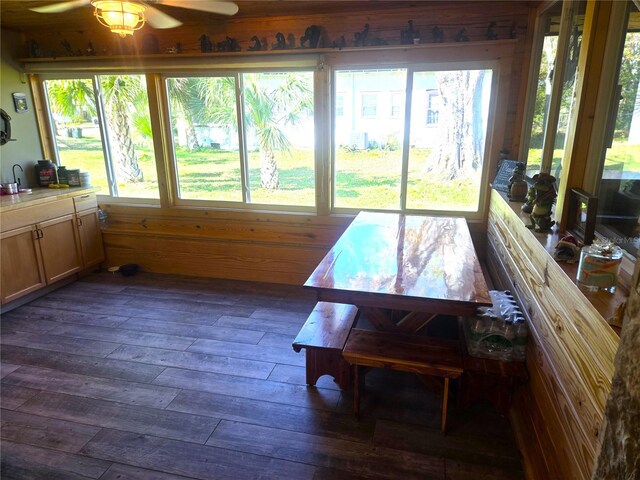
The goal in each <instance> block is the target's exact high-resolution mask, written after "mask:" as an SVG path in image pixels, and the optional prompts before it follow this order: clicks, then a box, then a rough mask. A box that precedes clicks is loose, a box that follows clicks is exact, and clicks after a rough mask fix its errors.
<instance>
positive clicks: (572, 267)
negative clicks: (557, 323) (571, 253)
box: [493, 190, 633, 335]
mask: <svg viewBox="0 0 640 480" xmlns="http://www.w3.org/2000/svg"><path fill="white" fill-rule="evenodd" d="M493 195H494V196H497V197H499V198H501V199H502V200H503V201H504V202H505V203H506V204H507V205H508V206H509V207H510V208H511V210H513V212H514V213H515V214H516V215H518V217H520V219H522V222H523V223H524V224H525V225H527V224H528V223H529V215H528V214H526V213H522V210H521V208H522V205H523V204H522V203H520V202H510V201H509V199H508V198H507V196H506V194H504V193H502V192H498V191H496V190H494V191H493ZM531 235H533V236H534V237H535V238H536V239H537V240H538V242H539V243H540V245H542V246H543V247H544V249H545V250H546V251H547V252H548V253H549V255H550V256H551V257H553V252H554V249H555V247H556V245H557V244H558V241H559V240H560V238H561V237H562V235H561V234H560V233H559V231H558V228H557V227H556V226H554V227H553V230H552V231H551V232H550V233H536V232H534V231H533V230H531ZM556 263H557V264H558V266H559V267H560V268H561V269H562V271H564V273H566V275H567V276H568V277H569V278H570V279H571V281H572V282H574V283H575V279H576V276H577V273H578V263H566V262H556ZM632 272H633V262H632V261H630V260H628V259H625V261H624V262H623V265H622V268H621V271H620V276H619V279H618V285H617V287H616V291H615V293H613V294H611V293H608V292H585V291H582V290H581V292H582V294H583V295H584V296H585V297H586V298H587V300H589V302H590V303H591V304H592V305H593V306H594V307H595V309H596V310H597V311H598V313H600V315H602V317H603V318H604V319H605V320H607V321H611V320H612V319H614V318H615V317H616V310H617V309H618V307H619V306H620V305H621V304H622V303H624V302H625V301H626V300H627V298H629V285H630V282H631V275H632ZM612 328H613V329H614V331H615V332H616V333H617V334H618V335H619V334H620V329H619V328H618V327H616V326H612Z"/></svg>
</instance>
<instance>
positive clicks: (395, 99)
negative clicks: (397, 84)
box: [391, 92, 405, 118]
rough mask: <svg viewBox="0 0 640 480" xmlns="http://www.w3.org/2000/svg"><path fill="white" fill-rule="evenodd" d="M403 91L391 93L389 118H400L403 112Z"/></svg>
mask: <svg viewBox="0 0 640 480" xmlns="http://www.w3.org/2000/svg"><path fill="white" fill-rule="evenodd" d="M404 97H405V96H404V92H392V93H391V118H400V117H401V116H402V115H403V114H404Z"/></svg>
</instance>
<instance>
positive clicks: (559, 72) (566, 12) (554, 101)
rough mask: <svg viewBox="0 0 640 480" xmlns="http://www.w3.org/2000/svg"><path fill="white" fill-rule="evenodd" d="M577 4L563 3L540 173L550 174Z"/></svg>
mask: <svg viewBox="0 0 640 480" xmlns="http://www.w3.org/2000/svg"><path fill="white" fill-rule="evenodd" d="M576 3H577V2H564V3H563V6H562V17H561V19H560V34H559V36H558V50H557V53H556V61H555V64H554V68H553V85H552V87H551V100H550V104H549V116H548V118H547V123H546V125H545V127H544V143H543V146H542V161H541V164H540V171H541V172H545V173H550V172H551V166H552V162H553V151H554V149H555V139H556V133H557V131H558V122H559V120H560V104H561V102H562V83H563V81H564V76H565V75H564V73H565V70H566V64H567V55H568V54H569V39H570V38H571V33H572V31H571V25H572V22H573V16H574V13H575V10H576V8H577V6H576V5H575V4H576Z"/></svg>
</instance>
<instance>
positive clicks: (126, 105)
mask: <svg viewBox="0 0 640 480" xmlns="http://www.w3.org/2000/svg"><path fill="white" fill-rule="evenodd" d="M100 85H101V87H102V96H103V104H104V107H105V110H106V117H107V124H108V126H109V133H110V136H111V138H112V140H113V141H112V142H111V156H112V158H115V159H116V168H117V177H118V179H120V180H124V181H125V182H127V183H134V182H142V181H143V180H144V176H143V174H142V170H141V169H140V166H139V165H138V155H137V153H136V149H135V146H134V143H133V138H132V129H131V118H132V117H133V115H132V113H131V112H138V111H140V110H141V108H140V107H141V105H142V104H143V103H141V102H142V101H146V92H145V89H144V87H143V86H142V81H141V77H139V76H135V75H105V76H101V77H100Z"/></svg>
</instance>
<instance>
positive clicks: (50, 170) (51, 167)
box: [35, 160, 58, 187]
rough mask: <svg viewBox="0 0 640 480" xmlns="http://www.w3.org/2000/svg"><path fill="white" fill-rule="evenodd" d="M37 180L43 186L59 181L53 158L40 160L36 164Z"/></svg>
mask: <svg viewBox="0 0 640 480" xmlns="http://www.w3.org/2000/svg"><path fill="white" fill-rule="evenodd" d="M35 169H36V180H37V181H38V185H39V186H41V187H47V186H49V185H51V184H52V183H57V180H58V176H57V169H56V164H55V163H53V162H52V161H51V160H38V163H37V164H36V167H35Z"/></svg>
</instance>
